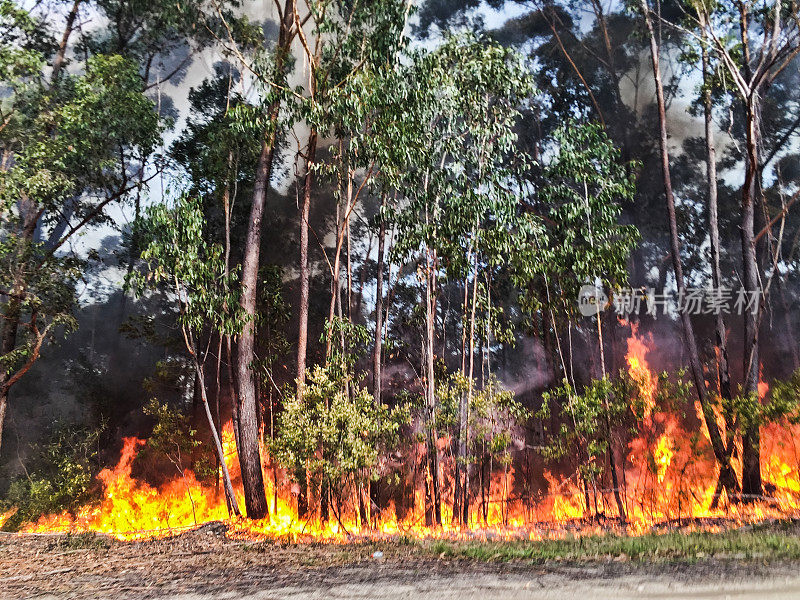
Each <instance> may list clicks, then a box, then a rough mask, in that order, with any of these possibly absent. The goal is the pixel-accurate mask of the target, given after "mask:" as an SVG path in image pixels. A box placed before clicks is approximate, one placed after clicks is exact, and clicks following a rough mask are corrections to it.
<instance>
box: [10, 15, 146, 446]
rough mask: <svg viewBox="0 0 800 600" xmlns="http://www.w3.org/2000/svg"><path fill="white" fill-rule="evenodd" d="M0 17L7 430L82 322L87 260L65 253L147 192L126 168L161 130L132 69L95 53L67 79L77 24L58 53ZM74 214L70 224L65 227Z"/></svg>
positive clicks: (32, 19) (34, 26)
mask: <svg viewBox="0 0 800 600" xmlns="http://www.w3.org/2000/svg"><path fill="white" fill-rule="evenodd" d="M1 8H2V32H1V34H2V37H3V39H2V47H3V51H2V53H0V54H2V57H3V63H4V64H3V77H4V79H3V84H4V85H5V86H6V87H7V89H8V90H9V92H8V94H7V95H6V96H5V97H4V99H3V106H2V111H3V125H2V130H0V143H2V148H3V163H2V170H0V196H1V197H2V200H1V206H0V209H1V210H2V228H3V239H2V256H3V268H2V274H1V275H0V277H1V278H2V290H3V315H4V323H3V332H2V348H0V359H1V360H2V363H3V370H2V373H0V432H1V431H2V425H3V422H4V416H5V411H6V406H7V402H8V393H9V390H10V389H11V387H12V386H13V385H14V384H15V383H16V382H17V381H18V380H19V379H20V378H21V377H22V376H23V375H24V374H25V373H26V372H27V371H28V370H29V369H30V367H31V366H32V365H33V363H34V362H35V361H36V360H37V359H38V357H39V355H40V352H41V349H42V347H43V345H44V344H45V342H46V341H47V340H48V339H52V338H53V335H54V334H55V333H56V331H58V329H59V327H61V326H66V327H67V329H69V328H70V327H74V325H75V322H74V319H73V318H72V310H73V307H74V306H75V303H76V297H75V294H76V284H77V283H78V282H79V280H80V279H81V268H82V264H83V262H84V261H83V260H82V259H80V258H79V257H78V256H77V255H76V254H73V253H71V252H66V251H65V245H66V244H67V243H68V242H69V241H70V240H72V239H74V238H75V237H76V235H77V234H78V233H79V232H82V231H83V230H84V229H86V228H87V227H89V226H92V225H95V224H97V223H101V222H103V221H104V219H105V214H106V213H105V210H106V207H107V206H108V205H109V204H111V203H112V202H116V201H119V200H122V199H124V198H126V197H127V196H128V195H129V194H130V193H131V192H133V191H134V190H136V189H137V188H139V187H140V186H142V185H144V180H145V177H146V176H145V175H144V173H143V171H142V170H141V169H140V170H138V171H131V170H129V168H128V165H129V164H130V163H131V162H134V163H138V164H143V161H144V160H145V158H146V157H147V156H148V155H149V154H150V153H151V152H152V150H153V148H154V147H155V145H156V143H157V140H158V138H159V134H160V128H161V125H160V123H159V118H158V115H157V114H156V112H155V111H154V105H153V102H152V101H151V100H149V99H148V98H147V97H146V96H145V95H144V94H143V89H142V84H141V78H140V76H139V72H138V66H137V65H136V64H135V63H133V62H132V61H130V60H128V59H126V58H124V57H122V56H119V55H95V56H91V57H90V58H89V59H88V61H87V62H86V64H85V68H84V69H82V70H81V71H80V72H78V73H74V74H73V73H68V72H66V71H64V69H63V65H64V64H65V59H64V52H66V41H65V40H66V39H67V38H68V37H69V35H68V33H69V32H70V31H71V28H72V25H71V24H69V23H68V24H67V27H66V29H65V33H64V36H63V37H62V41H61V43H60V44H56V43H55V41H54V39H53V38H51V37H50V36H48V35H46V34H45V33H43V32H46V31H47V28H46V27H45V26H44V24H43V23H42V22H41V21H40V20H39V18H38V17H36V16H34V15H33V14H31V13H30V12H27V11H25V10H23V9H19V8H17V7H16V6H15V5H14V4H12V3H11V2H4V3H3V4H2V7H1ZM48 63H51V64H52V70H51V72H50V73H49V76H48V74H46V67H47V65H48ZM67 207H68V209H69V210H68V211H67V212H68V218H67V219H66V222H65V224H64V225H63V226H61V227H59V226H58V225H59V223H60V222H61V221H62V218H63V217H62V215H63V214H64V211H65V208H67ZM37 236H38V237H37Z"/></svg>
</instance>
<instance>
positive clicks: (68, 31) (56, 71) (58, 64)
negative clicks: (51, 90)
mask: <svg viewBox="0 0 800 600" xmlns="http://www.w3.org/2000/svg"><path fill="white" fill-rule="evenodd" d="M82 1H83V0H75V2H74V3H73V4H72V8H71V9H70V11H69V14H68V15H67V21H66V23H65V25H64V33H63V35H62V36H61V42H59V44H58V51H57V52H56V55H55V58H54V59H53V72H52V74H51V80H52V81H55V80H56V79H58V76H59V75H60V74H61V69H62V68H63V67H64V60H65V58H66V56H67V46H68V45H69V38H70V36H71V35H72V30H73V29H74V28H75V19H76V18H77V16H78V10H79V9H80V6H81V3H82Z"/></svg>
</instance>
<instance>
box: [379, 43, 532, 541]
mask: <svg viewBox="0 0 800 600" xmlns="http://www.w3.org/2000/svg"><path fill="white" fill-rule="evenodd" d="M406 78H407V81H408V83H406V84H405V86H404V87H402V88H401V90H402V91H401V92H400V94H399V96H400V97H401V98H402V99H403V102H404V111H405V118H404V124H405V126H406V127H407V130H406V131H404V132H403V135H405V136H407V137H406V139H407V140H408V141H409V145H407V146H405V147H402V153H401V154H400V155H399V158H400V159H401V160H402V162H401V163H400V164H399V165H397V167H396V168H395V170H394V171H393V175H394V177H396V179H395V180H394V181H392V186H393V187H394V188H395V189H396V190H397V192H398V197H399V198H400V201H401V203H402V210H399V211H398V212H397V214H396V215H395V217H394V219H395V222H396V227H397V230H398V239H397V242H396V244H395V247H394V251H393V255H394V258H395V259H396V260H402V261H409V260H413V261H414V262H415V263H416V264H417V276H418V279H419V282H420V284H422V288H423V294H424V297H423V303H424V305H425V310H424V312H425V333H424V336H423V340H424V344H423V352H422V355H423V357H424V362H423V381H424V389H425V409H424V422H425V428H426V431H427V447H428V450H427V453H428V457H427V460H428V471H429V473H428V481H429V485H428V489H427V500H426V521H427V522H429V523H430V524H434V525H440V524H441V522H442V518H441V487H440V486H441V474H440V467H439V456H438V448H437V441H438V440H437V439H436V438H437V435H436V422H435V421H436V381H435V379H436V375H435V367H434V363H435V358H436V357H435V345H436V337H437V334H436V326H435V320H436V318H435V315H436V313H437V310H438V309H437V298H438V294H439V280H440V278H441V276H442V275H443V274H445V273H446V274H448V275H449V276H453V277H458V278H461V279H465V280H467V281H468V283H471V285H472V287H473V296H476V294H477V288H478V285H479V284H478V281H479V277H480V275H479V271H480V269H479V267H480V268H483V267H484V266H485V265H487V264H495V265H496V264H498V263H500V262H503V261H504V258H503V257H507V256H509V255H510V253H511V249H512V248H513V247H514V241H515V238H514V230H515V226H516V225H517V222H516V220H515V217H516V215H517V209H516V198H517V194H516V193H515V192H516V190H515V180H518V179H519V177H518V176H519V171H520V170H522V169H524V167H525V162H524V161H523V160H521V161H518V162H515V161H513V160H511V154H512V150H513V147H514V142H515V140H516V134H515V132H514V125H515V124H516V122H517V119H518V116H519V106H520V105H521V104H523V103H524V102H525V101H526V99H527V98H528V96H529V94H530V93H531V85H530V80H529V78H528V77H527V75H526V71H525V69H524V67H523V65H522V63H521V60H520V58H519V56H518V55H517V54H516V53H515V52H513V51H510V50H507V49H504V48H502V47H501V46H499V45H497V44H494V43H492V42H489V41H487V40H484V39H479V38H474V37H457V38H451V39H448V40H446V41H445V42H444V43H443V44H442V45H441V46H440V47H438V48H437V49H435V50H434V51H432V52H430V53H428V54H422V53H420V54H417V55H415V56H413V61H412V63H411V64H410V66H409V67H408V68H407V75H406ZM467 287H469V286H468V285H467V286H465V289H466V288H467ZM473 305H474V302H473ZM464 308H465V310H467V307H466V305H465V307H464ZM475 316H476V315H475V311H474V310H471V311H467V320H468V322H469V324H468V325H467V327H468V328H469V329H470V331H469V333H468V334H466V335H467V338H469V339H468V340H467V338H465V340H467V344H468V347H469V348H470V350H468V351H467V352H466V354H465V359H464V364H463V369H464V370H465V372H466V375H467V376H468V381H469V385H468V391H467V393H466V396H465V398H464V399H463V401H462V406H461V408H460V411H459V412H460V419H461V421H462V425H463V426H462V427H461V429H462V430H463V432H464V434H465V435H466V427H467V425H466V423H467V421H466V417H467V415H466V410H467V408H466V407H467V406H469V400H470V397H471V394H472V386H473V382H472V376H473V368H474V367H473V364H472V363H473V353H474V345H473V344H474V338H475ZM464 439H466V438H464ZM458 447H459V452H460V453H461V454H462V455H465V454H466V445H465V444H463V443H459V444H458ZM464 458H465V457H464V456H461V460H460V462H461V463H463V462H464ZM457 479H458V481H457V484H456V487H457V489H459V490H460V491H459V492H458V493H459V494H460V495H462V496H463V495H465V494H466V490H467V488H468V478H467V477H466V476H465V478H464V479H463V483H462V481H461V479H460V477H458V478H457ZM464 484H466V485H464ZM466 506H467V503H466V502H465V503H463V505H462V510H461V511H460V512H461V513H462V515H465V514H466V512H467V510H468V509H466V510H464V508H463V507H466Z"/></svg>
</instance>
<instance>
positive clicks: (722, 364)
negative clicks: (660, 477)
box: [701, 24, 733, 435]
mask: <svg viewBox="0 0 800 600" xmlns="http://www.w3.org/2000/svg"><path fill="white" fill-rule="evenodd" d="M701 27H702V24H701ZM702 30H703V31H705V27H702ZM702 64H703V85H704V89H703V112H704V117H705V134H706V184H707V186H708V231H709V238H710V243H711V281H712V284H713V286H714V288H715V289H717V290H718V289H720V288H721V287H722V271H721V269H720V242H719V210H718V200H717V199H718V196H719V194H718V192H717V150H716V144H715V143H714V121H713V114H712V99H711V81H710V78H711V73H710V68H709V58H708V50H707V48H706V46H705V45H703V47H702ZM715 333H716V345H717V353H718V354H717V363H718V365H719V392H720V396H722V399H723V402H730V401H731V399H732V398H733V396H732V394H731V376H730V368H729V366H728V341H727V336H726V332H725V320H724V319H723V317H722V311H719V313H718V314H717V315H716V320H715ZM729 435H732V432H729Z"/></svg>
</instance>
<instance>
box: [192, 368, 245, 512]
mask: <svg viewBox="0 0 800 600" xmlns="http://www.w3.org/2000/svg"><path fill="white" fill-rule="evenodd" d="M194 368H195V373H196V375H197V380H198V382H199V384H200V399H201V400H202V402H203V407H204V408H205V412H206V418H207V419H208V427H209V428H210V429H211V436H212V437H213V438H214V448H215V449H216V451H217V460H219V463H220V466H221V467H222V481H223V483H224V485H225V495H226V496H227V499H228V506H229V507H230V509H232V510H233V514H234V516H237V517H238V516H240V514H241V513H240V512H239V505H238V503H237V502H236V494H235V493H234V491H233V484H232V483H231V476H230V473H228V465H226V464H225V452H224V451H223V449H222V443H221V442H220V439H219V434H218V433H217V428H216V426H215V425H214V417H213V416H212V415H211V408H210V407H209V405H208V396H207V394H206V383H205V374H204V373H203V367H202V366H201V365H200V363H199V362H198V360H197V357H196V355H195V357H194Z"/></svg>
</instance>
